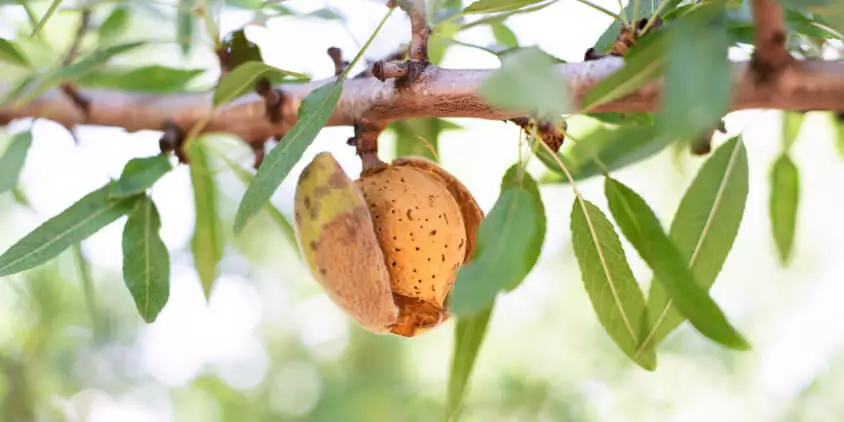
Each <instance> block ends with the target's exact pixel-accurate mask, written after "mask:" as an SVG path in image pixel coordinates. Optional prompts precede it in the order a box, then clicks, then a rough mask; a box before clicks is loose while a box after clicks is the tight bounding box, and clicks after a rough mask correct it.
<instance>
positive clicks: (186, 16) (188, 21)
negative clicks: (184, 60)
mask: <svg viewBox="0 0 844 422" xmlns="http://www.w3.org/2000/svg"><path fill="white" fill-rule="evenodd" d="M193 4H194V2H193V0H179V3H178V5H177V9H176V10H177V15H176V41H177V42H178V43H179V48H180V49H181V51H182V56H187V55H188V53H190V48H191V45H192V42H193V31H194V29H193V27H194V16H193Z"/></svg>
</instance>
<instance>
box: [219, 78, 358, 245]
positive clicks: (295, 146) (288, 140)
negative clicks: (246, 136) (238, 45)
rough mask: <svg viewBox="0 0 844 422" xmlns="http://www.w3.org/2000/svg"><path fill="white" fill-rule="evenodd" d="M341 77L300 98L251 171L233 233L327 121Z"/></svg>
mask: <svg viewBox="0 0 844 422" xmlns="http://www.w3.org/2000/svg"><path fill="white" fill-rule="evenodd" d="M244 66H245V65H244ZM241 67H243V66H241ZM343 81H344V80H343V79H342V78H338V79H336V80H334V81H332V82H329V83H327V84H325V85H322V86H321V87H319V88H317V89H315V90H313V91H311V93H310V94H308V96H307V97H305V99H304V100H302V105H301V106H299V113H298V120H297V121H296V124H294V125H293V127H292V128H290V130H289V131H288V132H287V133H286V134H285V135H284V138H282V140H281V141H280V142H279V143H278V145H276V146H275V147H274V148H273V149H272V150H270V152H269V154H267V156H266V157H264V161H263V163H262V164H261V167H260V168H259V169H258V172H257V173H256V174H255V179H253V180H252V183H250V184H249V187H248V188H247V189H246V193H245V194H244V195H243V199H242V200H241V202H240V205H239V206H238V209H237V215H236V216H235V222H234V231H235V234H239V233H240V232H241V231H242V230H243V227H244V226H245V225H246V223H247V221H249V219H250V218H252V217H253V216H254V215H255V214H257V213H258V211H259V210H260V209H261V207H263V206H264V204H266V203H267V201H269V199H270V196H272V194H273V192H275V190H276V189H277V188H278V186H279V185H280V184H281V182H282V181H283V180H284V178H285V177H287V174H288V173H290V170H291V169H292V168H293V166H295V165H296V163H297V162H298V161H299V160H300V159H301V158H302V155H303V154H304V153H305V150H306V149H307V148H308V147H309V146H310V145H311V143H312V142H313V140H314V138H316V136H317V134H318V133H319V132H320V130H322V128H323V127H324V126H325V124H326V123H328V118H329V117H331V113H332V112H333V111H334V107H336V106H337V102H338V101H340V94H341V93H342V92H343Z"/></svg>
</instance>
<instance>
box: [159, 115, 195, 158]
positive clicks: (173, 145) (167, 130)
mask: <svg viewBox="0 0 844 422" xmlns="http://www.w3.org/2000/svg"><path fill="white" fill-rule="evenodd" d="M161 131H162V132H163V133H162V135H161V139H159V140H158V148H159V150H160V151H161V153H162V154H165V153H168V152H170V151H173V152H174V153H175V154H176V157H177V158H178V159H179V162H180V163H182V164H186V163H187V162H188V157H187V154H185V151H184V148H183V146H184V144H185V132H184V131H183V130H182V128H181V127H179V125H178V124H176V122H174V121H173V120H170V119H166V120H165V121H164V124H163V127H162V128H161Z"/></svg>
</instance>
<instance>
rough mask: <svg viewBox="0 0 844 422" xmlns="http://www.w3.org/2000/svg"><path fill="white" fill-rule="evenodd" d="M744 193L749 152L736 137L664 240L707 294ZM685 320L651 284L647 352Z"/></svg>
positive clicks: (734, 230) (702, 175)
mask: <svg viewBox="0 0 844 422" xmlns="http://www.w3.org/2000/svg"><path fill="white" fill-rule="evenodd" d="M747 192H748V164H747V151H746V150H745V148H744V143H743V142H741V139H740V138H738V137H735V138H732V139H730V140H728V141H727V142H725V143H724V144H723V145H721V146H720V147H719V148H718V149H716V150H715V152H714V153H713V154H712V155H711V156H710V157H709V159H708V160H706V163H704V165H703V166H702V167H701V168H700V170H699V171H698V173H697V176H695V179H694V180H693V181H692V183H691V184H690V185H689V187H688V189H686V193H685V194H684V195H683V199H682V200H681V202H680V205H679V207H677V212H676V214H675V215H674V220H673V221H672V222H671V228H670V229H669V232H668V236H669V238H670V239H671V241H672V242H673V243H674V245H675V246H676V247H677V249H678V250H679V251H680V256H681V257H682V258H683V260H684V262H687V263H688V264H689V267H690V268H691V270H692V273H693V274H694V277H695V281H696V282H697V283H698V285H699V286H700V287H702V288H703V289H705V290H707V291H708V290H709V288H710V287H712V284H713V283H715V278H716V277H717V276H718V273H719V272H721V268H722V267H723V266H724V262H725V261H726V260H727V256H728V255H729V253H730V249H732V247H733V242H734V240H735V238H736V235H737V234H738V229H739V226H740V224H741V220H742V218H743V216H744V207H745V203H746V201H747ZM685 319H686V318H685V317H684V316H683V314H682V313H681V312H679V311H678V310H677V309H676V308H675V306H673V301H672V300H671V299H670V298H669V296H668V293H667V292H666V290H665V288H663V287H662V283H660V282H658V281H656V280H652V281H651V287H650V292H649V293H648V333H647V335H645V336H643V337H644V338H645V342H646V344H645V346H646V347H650V345H654V346H655V345H656V344H658V343H659V342H660V341H662V339H664V338H665V337H666V336H668V334H669V333H671V331H672V330H674V328H676V327H677V326H679V325H680V323H682V322H683V321H684V320H685Z"/></svg>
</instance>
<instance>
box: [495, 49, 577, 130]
mask: <svg viewBox="0 0 844 422" xmlns="http://www.w3.org/2000/svg"><path fill="white" fill-rule="evenodd" d="M481 94H482V95H483V97H484V98H485V99H486V100H487V101H489V102H490V103H491V104H492V105H496V106H499V107H502V108H507V109H511V110H515V111H520V112H536V113H538V114H539V115H549V116H553V115H559V114H563V113H566V112H569V111H571V98H570V95H569V92H568V87H567V86H566V82H565V80H564V78H563V76H562V75H561V74H560V73H558V72H557V71H556V68H555V66H554V60H553V59H551V58H550V57H549V56H548V55H547V54H545V53H543V52H542V51H541V50H540V49H538V48H536V47H530V48H525V49H521V50H520V51H517V52H515V53H511V54H508V55H506V56H504V57H503V58H502V65H501V68H500V69H498V70H496V71H495V72H493V73H492V74H491V75H490V76H489V77H488V78H487V79H486V80H485V81H484V82H483V84H482V85H481Z"/></svg>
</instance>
